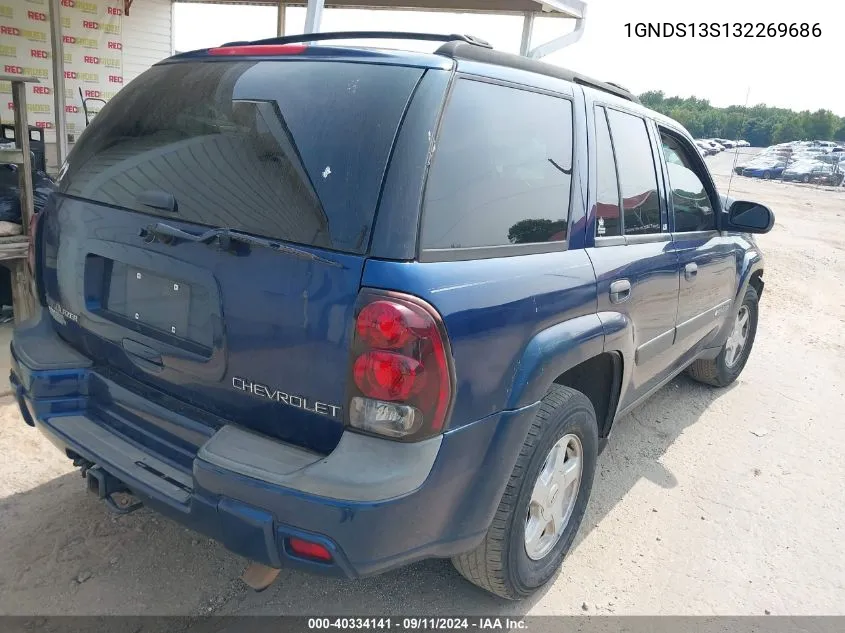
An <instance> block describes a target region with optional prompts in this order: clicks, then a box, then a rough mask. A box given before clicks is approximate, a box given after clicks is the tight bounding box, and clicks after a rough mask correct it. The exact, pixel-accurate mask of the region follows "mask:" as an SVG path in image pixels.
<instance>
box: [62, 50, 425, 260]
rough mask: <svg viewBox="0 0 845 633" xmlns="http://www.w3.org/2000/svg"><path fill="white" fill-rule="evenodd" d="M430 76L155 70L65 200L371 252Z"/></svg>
mask: <svg viewBox="0 0 845 633" xmlns="http://www.w3.org/2000/svg"><path fill="white" fill-rule="evenodd" d="M422 72H423V71H422V70H421V69H417V68H407V67H401V66H391V65H371V64H359V63H340V62H324V61H304V60H301V61H292V60H291V61H258V62H256V61H237V60H235V61H230V60H214V61H205V62H177V63H170V64H163V65H160V66H154V67H153V68H151V69H150V70H148V71H147V72H145V73H144V74H142V75H141V76H140V77H138V78H137V79H135V80H133V81H132V82H131V83H130V84H129V85H128V86H127V87H126V88H124V89H123V90H121V91H120V93H119V94H118V95H117V96H116V97H115V98H114V99H112V100H111V101H110V102H109V104H108V105H107V106H106V107H104V108H103V110H102V111H101V112H100V114H98V116H97V118H96V119H95V120H94V121H93V122H92V123H91V125H90V126H89V127H88V128H87V129H86V131H85V133H84V134H83V135H82V137H81V138H80V141H79V143H78V144H77V146H76V147H75V148H74V150H73V152H71V154H70V157H69V158H68V168H67V171H66V173H65V174H64V175H63V177H62V179H61V185H60V186H61V190H62V191H63V192H64V193H65V194H68V195H73V196H78V197H81V198H85V199H88V200H93V201H96V202H101V203H105V204H109V205H114V206H116V207H121V208H125V209H131V210H134V211H140V212H143V213H147V214H151V215H159V216H164V217H167V218H171V219H173V220H183V221H187V222H192V223H197V224H201V225H207V226H212V227H226V228H231V229H236V230H240V231H244V232H247V233H253V234H258V235H262V236H267V237H272V238H276V239H280V240H286V241H291V242H297V243H300V244H306V245H312V246H318V247H324V248H328V249H333V250H339V251H345V252H352V253H362V252H364V251H365V250H366V247H367V243H368V239H369V233H370V230H371V226H372V222H373V217H374V215H375V208H376V203H377V200H378V194H379V190H380V188H381V182H382V176H383V174H384V171H385V168H386V166H387V160H388V156H389V154H390V149H391V146H392V143H393V139H394V137H395V135H396V131H397V128H398V126H399V122H400V121H401V119H402V114H403V112H404V109H405V107H406V105H407V103H408V100H409V98H410V96H411V93H412V91H413V89H414V86H415V85H416V83H417V82H418V81H419V79H420V77H421V76H422ZM162 192H164V193H166V194H170V195H172V196H173V198H174V199H175V201H176V209H175V210H173V209H170V208H166V207H167V205H164V207H165V208H161V205H158V206H156V204H155V201H156V200H161V199H162V198H161V195H160V194H161V193H162ZM150 201H153V202H152V204H151V203H150Z"/></svg>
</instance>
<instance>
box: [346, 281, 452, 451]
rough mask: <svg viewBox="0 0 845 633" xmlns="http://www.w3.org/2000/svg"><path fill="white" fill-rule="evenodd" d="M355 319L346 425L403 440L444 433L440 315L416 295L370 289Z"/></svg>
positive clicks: (448, 383) (447, 380)
mask: <svg viewBox="0 0 845 633" xmlns="http://www.w3.org/2000/svg"><path fill="white" fill-rule="evenodd" d="M356 315H357V316H356V319H355V339H354V342H353V345H352V355H353V356H352V357H353V361H352V372H351V373H352V375H351V376H350V378H351V380H350V383H351V394H350V400H349V407H348V410H349V424H350V425H351V426H353V427H355V428H358V429H361V430H364V431H368V432H372V433H377V434H379V435H386V436H389V437H394V438H397V439H402V440H405V441H414V440H418V439H422V438H423V437H427V436H429V435H433V434H436V433H439V432H440V431H442V429H443V426H444V424H445V422H446V416H447V414H448V411H449V406H450V404H451V400H452V390H453V387H452V386H453V376H452V359H451V354H450V351H449V345H448V339H447V338H446V331H445V328H444V326H443V323H442V320H441V318H440V315H439V314H438V313H437V312H436V311H435V310H434V308H432V307H431V306H430V305H428V304H427V303H425V302H424V301H422V300H421V299H418V298H416V297H411V296H408V295H404V294H400V293H394V292H389V293H388V292H377V291H372V290H364V291H362V293H361V295H360V297H359V301H358V307H357V310H356Z"/></svg>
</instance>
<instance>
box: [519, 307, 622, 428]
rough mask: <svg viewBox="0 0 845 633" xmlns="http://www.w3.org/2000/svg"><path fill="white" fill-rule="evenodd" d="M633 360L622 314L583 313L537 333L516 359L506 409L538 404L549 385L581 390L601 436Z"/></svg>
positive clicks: (615, 409)
mask: <svg viewBox="0 0 845 633" xmlns="http://www.w3.org/2000/svg"><path fill="white" fill-rule="evenodd" d="M632 360H633V334H632V332H631V322H630V320H629V319H628V318H627V316H626V315H624V314H620V313H604V312H602V313H598V314H590V315H584V316H581V317H577V318H575V319H571V320H569V321H564V322H563V323H558V324H556V325H554V326H551V327H550V328H547V329H545V330H542V331H541V332H538V333H537V334H536V335H535V336H534V337H533V338H532V339H531V340H530V341H529V343H528V345H527V346H526V348H525V351H524V353H523V355H522V358H521V359H520V361H519V363H518V366H517V369H516V372H515V376H514V380H513V386H512V388H511V392H510V396H509V397H508V401H507V408H508V409H516V408H520V407H524V406H528V405H530V404H532V403H534V402H537V401H539V400H541V399H542V398H543V397H544V396H545V394H546V393H547V392H548V390H549V388H550V387H551V386H552V385H553V384H559V385H564V386H567V387H571V388H573V389H577V390H578V391H580V392H582V393H583V394H584V395H585V396H587V398H588V399H589V400H590V402H591V403H592V404H593V408H594V409H595V411H596V420H597V421H598V424H599V429H598V431H599V437H600V438H606V437H607V436H608V435H609V433H610V429H611V426H612V425H613V421H614V419H615V417H616V412H617V411H618V408H619V402H620V399H621V396H622V395H623V387H624V384H625V382H626V369H627V368H629V367H630V362H631V361H632Z"/></svg>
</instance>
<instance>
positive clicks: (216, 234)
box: [140, 222, 343, 268]
mask: <svg viewBox="0 0 845 633" xmlns="http://www.w3.org/2000/svg"><path fill="white" fill-rule="evenodd" d="M140 235H141V237H142V238H143V239H144V241H146V242H154V241H156V240H158V241H160V242H161V243H162V244H175V243H176V242H178V241H180V240H181V241H185V242H198V243H202V244H212V243H214V242H217V243H218V244H219V246H220V248H221V249H223V250H225V251H231V250H234V247H233V243H241V244H248V245H249V246H259V247H261V248H269V249H271V250H274V251H279V252H281V253H287V254H289V255H293V256H294V257H299V258H300V259H310V260H311V261H315V262H320V263H323V264H328V265H329V266H337V267H338V268H343V264H341V263H340V262H336V261H334V260H332V259H327V258H325V257H320V256H319V255H316V254H314V253H312V252H311V251H307V250H305V249H304V248H295V247H293V246H288V245H287V244H282V243H281V242H276V241H274V240H269V239H267V238H263V237H255V236H254V235H249V234H248V233H241V232H240V231H234V230H232V229H225V228H217V229H210V230H208V231H206V232H205V233H191V232H189V231H183V230H182V229H179V228H176V227H175V226H170V225H169V224H165V223H163V222H157V223H156V224H151V225H149V226H147V227H145V228H143V229H141V233H140Z"/></svg>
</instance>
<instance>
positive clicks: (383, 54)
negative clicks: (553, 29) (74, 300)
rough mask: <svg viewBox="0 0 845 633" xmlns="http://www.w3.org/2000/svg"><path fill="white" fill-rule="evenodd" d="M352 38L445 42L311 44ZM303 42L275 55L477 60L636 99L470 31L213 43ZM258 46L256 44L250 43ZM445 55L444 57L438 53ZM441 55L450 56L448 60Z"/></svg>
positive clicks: (193, 54) (202, 56)
mask: <svg viewBox="0 0 845 633" xmlns="http://www.w3.org/2000/svg"><path fill="white" fill-rule="evenodd" d="M353 39H364V40H371V39H388V40H395V39H407V40H424V41H442V42H445V43H444V44H443V45H442V46H440V48H438V49H437V50H436V51H434V52H433V53H419V52H415V51H406V50H394V49H386V48H370V47H360V46H325V45H317V46H315V45H314V44H313V43H314V42H322V41H331V40H353ZM303 43H307V44H309V46H307V47H306V48H304V49H297V52H296V53H295V54H290V55H285V56H283V57H281V58H287V59H316V58H320V59H326V58H329V59H337V60H338V61H378V63H394V64H401V65H409V66H417V67H428V68H444V67H454V65H455V64H456V63H457V64H460V61H462V60H463V61H475V62H480V63H482V64H490V65H492V66H497V67H501V68H508V69H511V70H514V71H517V72H522V73H524V77H525V78H526V83H527V84H528V85H531V84H532V83H533V82H532V81H530V77H531V76H532V75H534V76H544V77H552V78H555V79H561V80H563V81H567V82H569V83H573V84H579V85H582V86H589V87H591V88H594V89H597V90H601V91H603V92H606V93H608V94H612V95H614V96H616V97H618V98H620V99H624V100H626V101H630V102H632V103H635V104H639V103H640V102H639V99H637V97H636V96H635V95H634V94H633V93H632V92H630V91H629V90H626V89H625V88H623V87H622V86H619V85H617V84H614V83H611V82H607V81H601V80H598V79H594V78H592V77H588V76H587V75H583V74H581V73H577V72H574V71H572V70H569V69H566V68H562V67H560V66H555V65H553V64H548V63H546V62H542V61H539V60H536V59H529V58H527V57H523V56H521V55H514V54H512V53H505V52H503V51H497V50H494V49H493V48H492V47H491V46H490V44H488V43H487V42H485V41H484V40H482V39H480V38H477V37H473V36H471V35H455V34H452V35H439V34H434V33H406V32H398V31H346V32H345V31H339V32H328V33H307V34H300V35H290V36H285V37H274V38H267V39H262V40H252V41H238V42H228V43H226V44H223V45H222V46H221V47H218V48H217V49H216V50H217V51H219V49H221V48H230V49H237V48H241V49H242V51H243V52H242V53H241V54H240V55H237V56H238V57H241V58H243V57H248V58H252V59H254V58H256V57H259V58H268V59H280V57H279V56H273V55H267V54H260V55H255V54H250V52H249V48H250V47H265V48H267V47H272V46H278V47H280V48H281V46H283V45H286V44H303ZM256 50H259V49H256ZM214 51H215V49H199V50H195V51H189V52H186V53H180V54H177V55H174V56H172V57H169V58H168V59H166V60H164V61H163V62H160V63H172V62H177V61H189V60H190V61H200V60H202V61H211V60H212V59H213V60H215V61H217V60H220V59H232V58H233V57H235V56H232V55H220V56H216V57H213V54H214ZM444 58H445V59H444ZM445 60H452V61H451V63H449V62H447V61H445Z"/></svg>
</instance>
